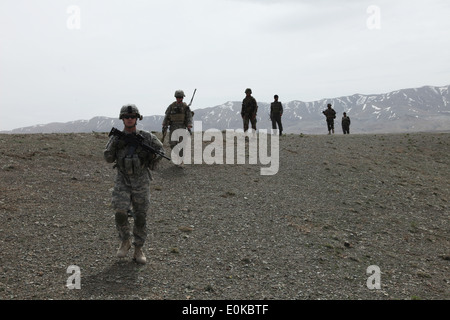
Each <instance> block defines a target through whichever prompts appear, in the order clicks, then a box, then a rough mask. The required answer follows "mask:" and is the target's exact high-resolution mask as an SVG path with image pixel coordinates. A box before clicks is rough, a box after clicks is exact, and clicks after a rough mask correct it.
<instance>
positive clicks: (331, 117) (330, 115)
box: [322, 103, 336, 134]
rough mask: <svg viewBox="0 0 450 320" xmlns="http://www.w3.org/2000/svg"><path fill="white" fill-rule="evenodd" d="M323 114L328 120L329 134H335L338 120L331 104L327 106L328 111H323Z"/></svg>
mask: <svg viewBox="0 0 450 320" xmlns="http://www.w3.org/2000/svg"><path fill="white" fill-rule="evenodd" d="M322 113H323V114H324V115H325V117H326V118H327V128H328V134H331V133H334V119H336V111H334V109H333V108H332V107H331V104H330V103H329V104H328V105H327V109H326V110H325V111H322Z"/></svg>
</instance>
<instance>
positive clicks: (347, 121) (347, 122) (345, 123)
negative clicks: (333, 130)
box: [341, 112, 350, 134]
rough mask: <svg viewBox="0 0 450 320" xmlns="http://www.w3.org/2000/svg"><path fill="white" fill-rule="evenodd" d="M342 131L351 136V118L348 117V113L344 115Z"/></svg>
mask: <svg viewBox="0 0 450 320" xmlns="http://www.w3.org/2000/svg"><path fill="white" fill-rule="evenodd" d="M341 124H342V131H343V132H344V134H350V117H348V116H347V113H345V112H344V115H343V116H342V121H341Z"/></svg>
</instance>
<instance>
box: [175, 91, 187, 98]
mask: <svg viewBox="0 0 450 320" xmlns="http://www.w3.org/2000/svg"><path fill="white" fill-rule="evenodd" d="M174 97H175V98H184V97H186V96H185V95H184V91H183V90H177V91H175V94H174Z"/></svg>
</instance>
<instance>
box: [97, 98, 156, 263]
mask: <svg viewBox="0 0 450 320" xmlns="http://www.w3.org/2000/svg"><path fill="white" fill-rule="evenodd" d="M119 119H122V121H123V124H124V129H123V131H122V132H123V133H124V137H126V138H120V137H118V136H116V135H112V136H111V137H110V139H109V141H108V144H107V145H106V148H105V150H104V152H103V156H104V158H105V160H106V162H108V163H112V162H116V164H115V167H116V168H117V176H116V179H115V185H114V189H113V192H112V205H113V207H114V210H115V223H116V227H117V230H118V232H119V238H120V240H121V241H122V242H121V245H120V247H119V249H118V251H117V257H119V258H124V257H126V255H127V254H128V251H129V250H130V248H131V245H132V243H131V232H130V224H129V221H128V214H127V211H128V210H129V208H130V207H132V209H133V218H134V226H133V236H134V241H133V245H134V260H135V261H136V262H137V263H140V264H145V263H146V261H147V259H146V257H145V255H144V252H143V251H142V247H143V245H144V243H145V240H146V238H147V226H146V217H147V211H148V209H149V208H150V180H151V174H150V171H149V170H150V169H149V168H150V167H152V166H154V164H155V162H157V161H158V160H159V159H158V158H157V157H156V155H155V154H152V153H150V152H149V151H147V150H146V149H144V148H142V146H140V145H139V144H137V143H136V140H135V139H133V138H134V136H136V135H140V137H143V140H144V142H145V144H147V145H149V146H151V147H153V148H154V149H156V150H158V151H160V152H162V153H164V150H163V145H162V143H161V141H159V140H158V138H157V137H156V136H155V135H153V134H151V133H150V132H147V131H143V130H139V131H137V130H136V124H137V121H138V120H142V116H141V114H140V112H139V110H138V108H137V107H136V106H135V105H134V104H128V105H125V106H123V107H122V108H121V110H120V115H119Z"/></svg>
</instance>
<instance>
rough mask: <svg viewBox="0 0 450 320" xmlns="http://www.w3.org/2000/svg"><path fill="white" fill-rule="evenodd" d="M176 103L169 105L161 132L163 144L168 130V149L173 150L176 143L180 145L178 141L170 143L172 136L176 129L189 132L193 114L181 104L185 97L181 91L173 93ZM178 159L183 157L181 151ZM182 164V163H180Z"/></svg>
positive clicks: (183, 103)
mask: <svg viewBox="0 0 450 320" xmlns="http://www.w3.org/2000/svg"><path fill="white" fill-rule="evenodd" d="M174 96H175V98H176V101H174V102H173V103H171V104H170V105H169V106H168V107H167V109H166V113H165V117H164V120H163V123H162V132H163V142H164V138H165V136H166V132H167V128H169V145H170V149H173V148H174V147H175V146H176V145H177V144H178V143H180V140H181V139H182V138H181V137H180V139H179V140H178V141H172V134H173V132H174V131H175V130H177V129H188V130H189V131H190V130H191V128H192V116H193V112H192V111H191V109H190V108H189V106H188V105H187V104H186V103H185V102H183V99H184V97H185V95H184V91H183V90H176V91H175V95H174ZM180 157H181V158H182V157H183V149H181V151H180ZM181 164H183V162H182V163H181Z"/></svg>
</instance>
